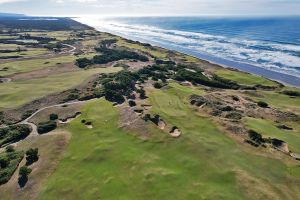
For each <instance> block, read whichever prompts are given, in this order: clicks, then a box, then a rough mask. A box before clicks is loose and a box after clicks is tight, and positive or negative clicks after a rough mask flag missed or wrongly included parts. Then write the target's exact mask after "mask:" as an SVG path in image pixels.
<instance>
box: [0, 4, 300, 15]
mask: <svg viewBox="0 0 300 200" xmlns="http://www.w3.org/2000/svg"><path fill="white" fill-rule="evenodd" d="M0 12H4V13H23V14H28V15H49V16H58V15H59V16H79V15H104V16H106V15H112V16H120V15H124V16H135V15H137V16H139V15H140V16H152V15H154V16H177V15H184V16H188V15H193V16H197V15H253V16H270V15H271V16H283V15H285V16H287V15H300V0H0Z"/></svg>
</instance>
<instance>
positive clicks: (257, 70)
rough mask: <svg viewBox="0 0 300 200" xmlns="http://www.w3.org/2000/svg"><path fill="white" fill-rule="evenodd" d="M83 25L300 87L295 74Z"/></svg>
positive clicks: (299, 81)
mask: <svg viewBox="0 0 300 200" xmlns="http://www.w3.org/2000/svg"><path fill="white" fill-rule="evenodd" d="M72 19H73V20H75V21H77V20H76V18H72ZM77 22H79V23H81V24H84V23H82V22H81V21H80V20H78V21H77ZM84 25H87V26H89V27H91V28H92V29H95V30H96V31H99V32H106V33H109V34H112V35H116V36H119V37H123V38H125V39H129V40H134V41H139V42H143V43H149V44H151V45H153V46H157V47H159V48H163V49H166V50H171V51H175V52H179V53H183V54H186V55H188V56H192V57H195V58H197V59H200V60H203V61H206V62H209V63H211V64H215V65H218V66H220V67H222V68H227V69H235V70H238V71H241V72H245V73H250V74H252V75H256V76H261V77H264V78H266V79H269V80H272V81H275V82H278V83H280V84H283V85H285V86H291V87H296V88H300V78H298V77H296V76H292V75H289V74H285V73H280V72H277V71H273V70H269V69H266V68H263V67H258V66H255V65H251V64H247V63H242V62H237V61H230V60H226V59H224V58H220V57H216V56H213V55H209V54H205V53H201V52H198V51H193V50H190V49H186V48H184V47H180V46H175V45H170V44H169V45H167V44H163V43H157V42H153V41H149V40H145V39H143V38H139V37H128V36H126V35H123V34H121V33H116V32H114V31H109V30H103V29H102V30H100V29H99V28H97V26H95V27H94V26H90V25H88V24H84Z"/></svg>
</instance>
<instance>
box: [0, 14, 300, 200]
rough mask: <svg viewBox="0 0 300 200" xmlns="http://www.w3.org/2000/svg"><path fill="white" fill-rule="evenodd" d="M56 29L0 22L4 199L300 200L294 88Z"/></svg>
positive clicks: (80, 29)
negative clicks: (299, 198) (299, 199)
mask: <svg viewBox="0 0 300 200" xmlns="http://www.w3.org/2000/svg"><path fill="white" fill-rule="evenodd" d="M57 20H58V23H57V24H56V25H55V24H53V23H52V22H51V23H49V27H45V25H43V24H40V22H37V23H36V22H34V23H32V25H30V26H29V25H28V22H26V23H24V24H21V22H13V23H12V25H7V24H6V23H7V22H5V23H2V22H0V25H1V23H2V24H4V25H3V26H2V27H5V28H1V32H0V52H1V53H2V54H3V56H4V57H6V56H7V59H3V58H4V57H3V58H2V59H1V58H0V99H1V100H0V126H1V128H0V185H1V186H0V193H1V198H3V199H61V198H64V199H99V198H101V199H120V198H121V199H130V200H134V199H230V200H232V199H255V200H256V199H291V200H293V199H296V198H297V197H298V196H299V195H300V193H299V191H300V188H299V186H300V168H299V161H298V160H297V159H300V156H299V154H300V148H299V147H300V144H299V141H300V140H299V134H300V126H299V121H300V117H299V115H300V104H299V102H300V101H299V91H300V90H299V89H297V88H293V87H287V86H284V85H282V84H280V83H278V82H275V81H272V80H268V79H265V78H263V77H258V76H254V75H251V74H248V73H244V72H240V71H236V70H232V69H225V68H222V67H220V66H217V65H215V64H211V63H209V62H206V61H203V60H200V59H198V58H195V57H191V56H188V55H184V54H181V53H178V52H174V51H170V50H166V49H162V48H160V47H155V46H152V45H150V44H146V43H141V42H138V41H132V40H128V39H124V38H121V37H118V36H114V35H111V34H108V33H100V32H97V31H96V30H93V29H91V28H90V27H86V26H85V25H81V24H78V23H77V22H74V21H72V20H70V19H65V18H62V19H61V20H62V21H60V18H57ZM29 21H30V20H29ZM12 26H15V27H19V28H11V27H12ZM25 26H26V27H27V28H25ZM74 26H75V27H74ZM34 27H39V28H37V29H34V30H33V28H34ZM2 29H3V30H2ZM19 39H22V41H16V40H19ZM10 40H13V41H10ZM14 56H18V57H14ZM24 157H25V158H24ZM23 158H24V159H23ZM137 183H138V184H137Z"/></svg>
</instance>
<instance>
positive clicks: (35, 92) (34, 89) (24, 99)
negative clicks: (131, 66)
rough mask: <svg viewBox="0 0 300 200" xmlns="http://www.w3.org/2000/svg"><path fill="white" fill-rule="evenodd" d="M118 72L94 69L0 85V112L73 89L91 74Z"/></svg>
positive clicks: (110, 68) (115, 68)
mask: <svg viewBox="0 0 300 200" xmlns="http://www.w3.org/2000/svg"><path fill="white" fill-rule="evenodd" d="M120 70H121V68H117V67H114V68H113V67H109V68H95V69H88V70H80V71H76V72H70V73H63V74H58V75H51V76H48V77H45V78H38V79H30V80H21V81H15V82H9V83H5V84H0V99H1V101H0V110H1V109H3V108H14V107H18V106H21V105H23V104H25V103H29V102H31V101H33V100H35V99H38V98H41V97H43V96H45V95H49V94H52V93H56V92H61V91H64V90H66V89H69V88H72V87H75V86H77V85H79V84H80V83H81V82H83V81H84V80H85V79H87V78H88V77H89V76H91V75H93V74H96V73H113V72H117V71H120Z"/></svg>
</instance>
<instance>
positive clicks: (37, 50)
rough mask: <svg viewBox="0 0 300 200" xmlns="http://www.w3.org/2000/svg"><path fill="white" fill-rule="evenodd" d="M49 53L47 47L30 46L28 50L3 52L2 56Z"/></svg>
mask: <svg viewBox="0 0 300 200" xmlns="http://www.w3.org/2000/svg"><path fill="white" fill-rule="evenodd" d="M46 53H49V51H48V50H47V49H42V48H29V49H27V51H21V52H12V53H1V54H0V56H1V57H2V56H3V57H4V56H36V55H42V54H46Z"/></svg>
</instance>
